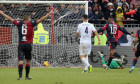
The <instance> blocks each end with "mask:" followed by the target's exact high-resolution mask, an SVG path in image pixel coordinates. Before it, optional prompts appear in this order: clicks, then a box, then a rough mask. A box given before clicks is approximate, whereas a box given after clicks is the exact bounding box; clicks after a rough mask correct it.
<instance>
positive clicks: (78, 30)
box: [77, 25, 80, 33]
mask: <svg viewBox="0 0 140 84" xmlns="http://www.w3.org/2000/svg"><path fill="white" fill-rule="evenodd" d="M77 32H78V33H80V25H78V29H77Z"/></svg>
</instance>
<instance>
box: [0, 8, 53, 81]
mask: <svg viewBox="0 0 140 84" xmlns="http://www.w3.org/2000/svg"><path fill="white" fill-rule="evenodd" d="M52 13H53V11H50V12H49V13H48V14H46V15H45V16H43V17H41V18H40V19H39V20H33V21H31V19H30V16H29V15H24V16H23V21H17V20H14V19H13V18H11V17H10V16H8V15H6V14H5V13H3V12H2V11H1V10H0V14H1V15H3V16H4V17H5V18H7V19H8V20H10V21H11V22H13V23H14V25H16V26H17V28H18V35H19V45H18V63H19V65H18V73H19V78H18V79H17V80H21V79H22V70H23V60H24V58H25V59H26V66H25V70H26V78H25V79H26V80H30V79H32V78H31V77H29V72H30V60H31V55H32V43H33V28H34V26H36V25H37V24H38V23H40V22H41V21H43V20H45V19H46V18H47V17H48V16H49V15H50V14H52Z"/></svg>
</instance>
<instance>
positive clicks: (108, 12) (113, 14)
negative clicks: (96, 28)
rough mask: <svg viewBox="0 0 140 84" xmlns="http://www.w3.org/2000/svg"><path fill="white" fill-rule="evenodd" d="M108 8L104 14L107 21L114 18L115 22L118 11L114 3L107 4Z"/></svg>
mask: <svg viewBox="0 0 140 84" xmlns="http://www.w3.org/2000/svg"><path fill="white" fill-rule="evenodd" d="M107 6H108V7H107V8H106V11H105V13H104V16H105V19H106V20H107V19H108V18H109V17H110V16H111V17H113V18H114V20H116V10H115V8H114V6H113V3H111V2H110V3H108V4H107Z"/></svg>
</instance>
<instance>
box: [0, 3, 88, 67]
mask: <svg viewBox="0 0 140 84" xmlns="http://www.w3.org/2000/svg"><path fill="white" fill-rule="evenodd" d="M0 4H3V10H2V11H4V12H5V13H6V14H7V15H9V16H11V17H12V18H14V19H17V20H21V21H22V16H23V15H24V14H26V13H28V14H30V15H31V19H33V20H37V19H39V18H40V17H42V16H44V14H47V13H48V12H49V11H50V10H53V11H54V14H53V15H51V16H49V17H48V18H47V19H45V20H44V21H43V22H42V24H43V27H44V30H45V31H48V32H49V34H48V35H49V43H48V44H33V49H32V63H31V66H32V67H43V62H44V61H48V62H50V65H51V66H52V67H81V66H82V65H81V61H80V58H79V38H78V37H76V36H75V33H76V30H77V26H78V24H79V23H81V22H82V20H81V17H82V15H83V14H88V1H0ZM5 10H6V11H5ZM0 18H1V20H0V31H1V32H0V35H1V37H0V39H1V41H0V67H16V66H17V62H18V58H17V47H18V30H17V27H16V26H14V25H13V23H11V22H10V21H7V20H6V19H5V18H4V17H3V16H1V15H0ZM37 29H38V28H37V27H35V30H34V31H36V30H37ZM7 31H8V32H7ZM5 32H7V33H5ZM7 36H8V37H7ZM2 37H3V38H2Z"/></svg>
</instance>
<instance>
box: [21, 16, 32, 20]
mask: <svg viewBox="0 0 140 84" xmlns="http://www.w3.org/2000/svg"><path fill="white" fill-rule="evenodd" d="M30 20H31V19H30V15H24V16H23V21H30Z"/></svg>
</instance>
